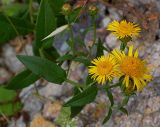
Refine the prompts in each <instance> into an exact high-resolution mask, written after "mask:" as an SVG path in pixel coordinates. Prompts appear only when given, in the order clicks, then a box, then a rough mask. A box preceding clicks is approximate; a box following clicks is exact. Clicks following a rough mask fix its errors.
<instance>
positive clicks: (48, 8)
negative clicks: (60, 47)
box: [33, 0, 57, 55]
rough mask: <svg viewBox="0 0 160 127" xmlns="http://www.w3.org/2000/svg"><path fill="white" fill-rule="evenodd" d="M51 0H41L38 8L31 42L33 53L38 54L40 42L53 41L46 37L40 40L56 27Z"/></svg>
mask: <svg viewBox="0 0 160 127" xmlns="http://www.w3.org/2000/svg"><path fill="white" fill-rule="evenodd" d="M51 1H52V0H41V3H40V9H39V13H38V17H37V23H36V41H35V42H34V43H33V51H34V54H35V55H39V49H40V48H41V46H42V43H47V42H48V41H53V39H48V40H45V41H43V42H42V39H43V38H45V37H46V36H48V35H49V34H50V33H51V32H52V31H54V30H55V29H56V22H57V19H56V17H55V13H56V12H55V13H54V11H53V7H52V5H51V4H50V3H51Z"/></svg>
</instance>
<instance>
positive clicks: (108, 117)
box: [103, 107, 112, 124]
mask: <svg viewBox="0 0 160 127" xmlns="http://www.w3.org/2000/svg"><path fill="white" fill-rule="evenodd" d="M111 115H112V108H111V107H110V108H109V111H108V115H107V116H106V117H105V118H104V120H103V124H105V123H106V122H107V121H108V120H109V119H110V118H111Z"/></svg>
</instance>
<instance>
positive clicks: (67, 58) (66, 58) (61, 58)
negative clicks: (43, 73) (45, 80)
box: [57, 54, 74, 62]
mask: <svg viewBox="0 0 160 127" xmlns="http://www.w3.org/2000/svg"><path fill="white" fill-rule="evenodd" d="M73 58H74V56H73V55H71V54H65V55H63V56H61V57H59V58H58V59H57V61H58V62H62V61H66V60H72V59H73Z"/></svg>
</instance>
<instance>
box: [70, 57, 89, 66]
mask: <svg viewBox="0 0 160 127" xmlns="http://www.w3.org/2000/svg"><path fill="white" fill-rule="evenodd" d="M73 61H76V62H79V63H83V64H84V65H86V66H89V65H90V64H91V62H90V61H89V59H88V58H87V57H85V56H78V57H76V58H75V59H73Z"/></svg>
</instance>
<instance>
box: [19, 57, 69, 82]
mask: <svg viewBox="0 0 160 127" xmlns="http://www.w3.org/2000/svg"><path fill="white" fill-rule="evenodd" d="M17 58H18V59H19V60H20V61H21V62H22V63H23V64H24V65H25V66H26V67H27V68H28V69H29V70H31V71H32V72H33V73H34V74H36V75H38V76H40V77H41V76H42V77H43V78H44V79H46V80H47V81H49V82H53V83H57V84H61V83H62V82H64V81H65V79H66V72H65V71H64V70H63V69H62V68H61V67H59V66H58V65H57V64H55V63H54V62H52V61H50V60H47V59H44V58H40V57H36V56H17Z"/></svg>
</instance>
